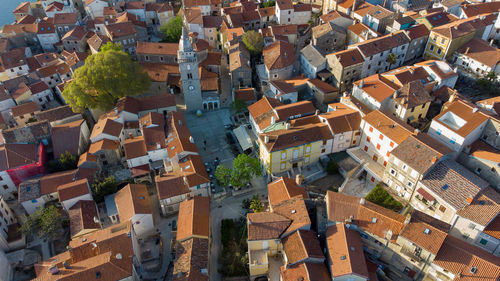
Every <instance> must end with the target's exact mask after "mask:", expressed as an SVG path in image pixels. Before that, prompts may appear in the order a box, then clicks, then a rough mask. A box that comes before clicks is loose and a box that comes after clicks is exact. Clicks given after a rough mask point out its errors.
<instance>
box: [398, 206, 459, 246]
mask: <svg viewBox="0 0 500 281" xmlns="http://www.w3.org/2000/svg"><path fill="white" fill-rule="evenodd" d="M450 228H451V225H449V224H447V223H445V222H443V221H440V220H438V219H436V218H433V217H431V216H429V215H427V214H425V213H422V212H420V211H417V210H414V211H413V212H412V213H411V219H410V221H409V223H408V224H407V225H406V226H405V227H404V228H403V231H401V234H400V235H401V236H402V237H404V238H406V239H408V240H409V241H410V242H412V243H415V244H417V245H418V246H420V247H421V248H423V249H426V250H427V251H429V252H431V253H433V254H434V255H436V254H437V253H438V251H439V249H440V248H441V246H442V245H443V243H444V240H445V239H446V237H447V236H448V232H449V231H450Z"/></svg>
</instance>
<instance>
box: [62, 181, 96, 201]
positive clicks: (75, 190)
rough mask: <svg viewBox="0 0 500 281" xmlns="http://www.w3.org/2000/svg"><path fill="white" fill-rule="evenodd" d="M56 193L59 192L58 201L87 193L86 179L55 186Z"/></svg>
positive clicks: (88, 191)
mask: <svg viewBox="0 0 500 281" xmlns="http://www.w3.org/2000/svg"><path fill="white" fill-rule="evenodd" d="M57 193H58V194H59V202H63V201H66V200H69V199H73V198H76V197H78V196H82V195H85V194H89V193H90V190H89V183H88V181H87V179H81V180H76V181H72V182H70V183H66V184H63V185H60V186H59V187H57Z"/></svg>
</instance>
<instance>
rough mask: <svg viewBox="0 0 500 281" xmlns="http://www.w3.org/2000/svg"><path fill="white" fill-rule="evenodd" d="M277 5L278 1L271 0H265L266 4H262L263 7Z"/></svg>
mask: <svg viewBox="0 0 500 281" xmlns="http://www.w3.org/2000/svg"><path fill="white" fill-rule="evenodd" d="M275 5H276V1H273V0H269V1H267V2H264V4H262V7H264V8H267V7H273V6H275Z"/></svg>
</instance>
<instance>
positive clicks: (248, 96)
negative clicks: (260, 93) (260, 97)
mask: <svg viewBox="0 0 500 281" xmlns="http://www.w3.org/2000/svg"><path fill="white" fill-rule="evenodd" d="M234 97H235V99H237V100H242V101H246V102H251V101H255V100H256V99H257V98H256V97H255V89H254V88H242V89H237V90H235V91H234Z"/></svg>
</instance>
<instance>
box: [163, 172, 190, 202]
mask: <svg viewBox="0 0 500 281" xmlns="http://www.w3.org/2000/svg"><path fill="white" fill-rule="evenodd" d="M155 182H156V190H157V192H158V199H160V200H163V199H167V198H171V197H174V196H179V195H182V194H188V193H189V187H188V186H187V185H186V184H185V183H184V178H183V176H182V174H181V173H167V174H165V175H161V176H156V177H155Z"/></svg>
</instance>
